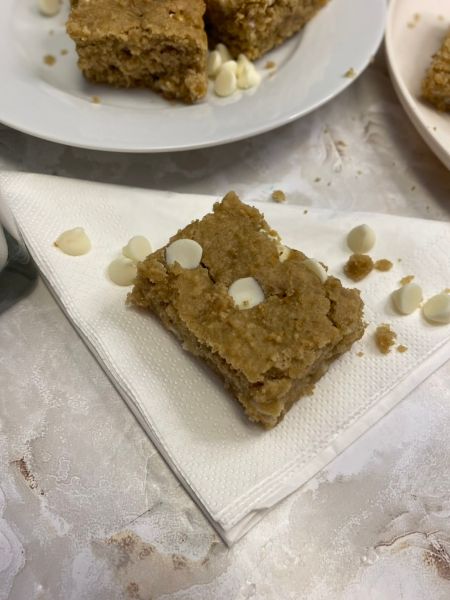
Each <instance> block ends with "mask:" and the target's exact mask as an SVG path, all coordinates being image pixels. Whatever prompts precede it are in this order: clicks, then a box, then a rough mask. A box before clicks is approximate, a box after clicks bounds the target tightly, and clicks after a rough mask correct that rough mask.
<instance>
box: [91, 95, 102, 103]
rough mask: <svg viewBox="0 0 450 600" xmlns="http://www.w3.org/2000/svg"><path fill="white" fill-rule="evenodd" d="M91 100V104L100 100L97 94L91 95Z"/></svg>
mask: <svg viewBox="0 0 450 600" xmlns="http://www.w3.org/2000/svg"><path fill="white" fill-rule="evenodd" d="M91 102H92V104H100V102H101V100H100V98H99V96H91Z"/></svg>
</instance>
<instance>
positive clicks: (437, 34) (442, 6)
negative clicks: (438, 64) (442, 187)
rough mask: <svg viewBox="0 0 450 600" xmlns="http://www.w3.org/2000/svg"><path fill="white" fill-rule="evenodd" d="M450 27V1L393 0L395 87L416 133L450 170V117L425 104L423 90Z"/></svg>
mask: <svg viewBox="0 0 450 600" xmlns="http://www.w3.org/2000/svg"><path fill="white" fill-rule="evenodd" d="M415 15H417V16H415ZM449 27H450V1H449V0H426V2H425V1H424V0H391V3H390V6H389V14H388V22H387V27H386V50H387V56H388V61H389V69H390V72H391V76H392V81H393V84H394V87H395V89H396V91H397V94H398V96H399V99H400V101H401V103H402V104H403V107H404V108H405V110H406V112H407V113H408V115H409V117H410V118H411V120H412V122H413V123H414V125H415V127H416V129H417V130H418V132H419V133H420V134H421V136H422V137H423V139H424V140H425V141H426V143H427V144H428V145H429V146H430V148H431V149H432V150H433V152H434V153H435V154H436V155H437V156H438V157H439V158H440V159H441V160H442V162H443V163H444V164H445V165H446V167H447V168H448V169H450V114H448V113H442V112H439V111H438V110H436V109H434V108H433V107H432V106H430V105H428V104H426V103H425V102H424V101H422V100H421V98H420V86H421V82H422V79H423V77H424V75H425V71H426V69H427V68H428V66H429V64H430V61H431V56H432V55H433V54H434V53H435V52H436V50H437V49H438V48H439V47H440V46H441V44H442V41H443V39H444V36H445V33H446V31H448V29H449Z"/></svg>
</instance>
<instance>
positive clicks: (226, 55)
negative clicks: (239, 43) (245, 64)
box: [216, 44, 233, 63]
mask: <svg viewBox="0 0 450 600" xmlns="http://www.w3.org/2000/svg"><path fill="white" fill-rule="evenodd" d="M216 50H217V52H218V53H219V54H220V58H221V59H222V63H226V62H227V61H229V60H232V59H233V57H232V56H231V54H230V51H229V50H228V48H227V47H226V46H225V44H217V46H216Z"/></svg>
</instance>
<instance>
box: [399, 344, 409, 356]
mask: <svg viewBox="0 0 450 600" xmlns="http://www.w3.org/2000/svg"><path fill="white" fill-rule="evenodd" d="M407 350H408V348H407V347H406V346H404V345H403V344H399V345H398V346H397V352H400V353H401V354H403V352H406V351H407Z"/></svg>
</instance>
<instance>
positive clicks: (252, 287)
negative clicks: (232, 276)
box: [228, 277, 265, 310]
mask: <svg viewBox="0 0 450 600" xmlns="http://www.w3.org/2000/svg"><path fill="white" fill-rule="evenodd" d="M228 293H229V294H230V296H231V297H232V298H233V301H234V303H235V305H236V306H237V307H238V308H239V310H247V309H248V308H253V307H254V306H257V305H258V304H261V302H264V300H265V296H264V292H263V291H262V289H261V286H260V285H259V283H258V282H257V281H256V279H254V278H253V277H243V278H242V279H236V281H235V282H233V283H232V284H231V285H230V287H229V288H228Z"/></svg>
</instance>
